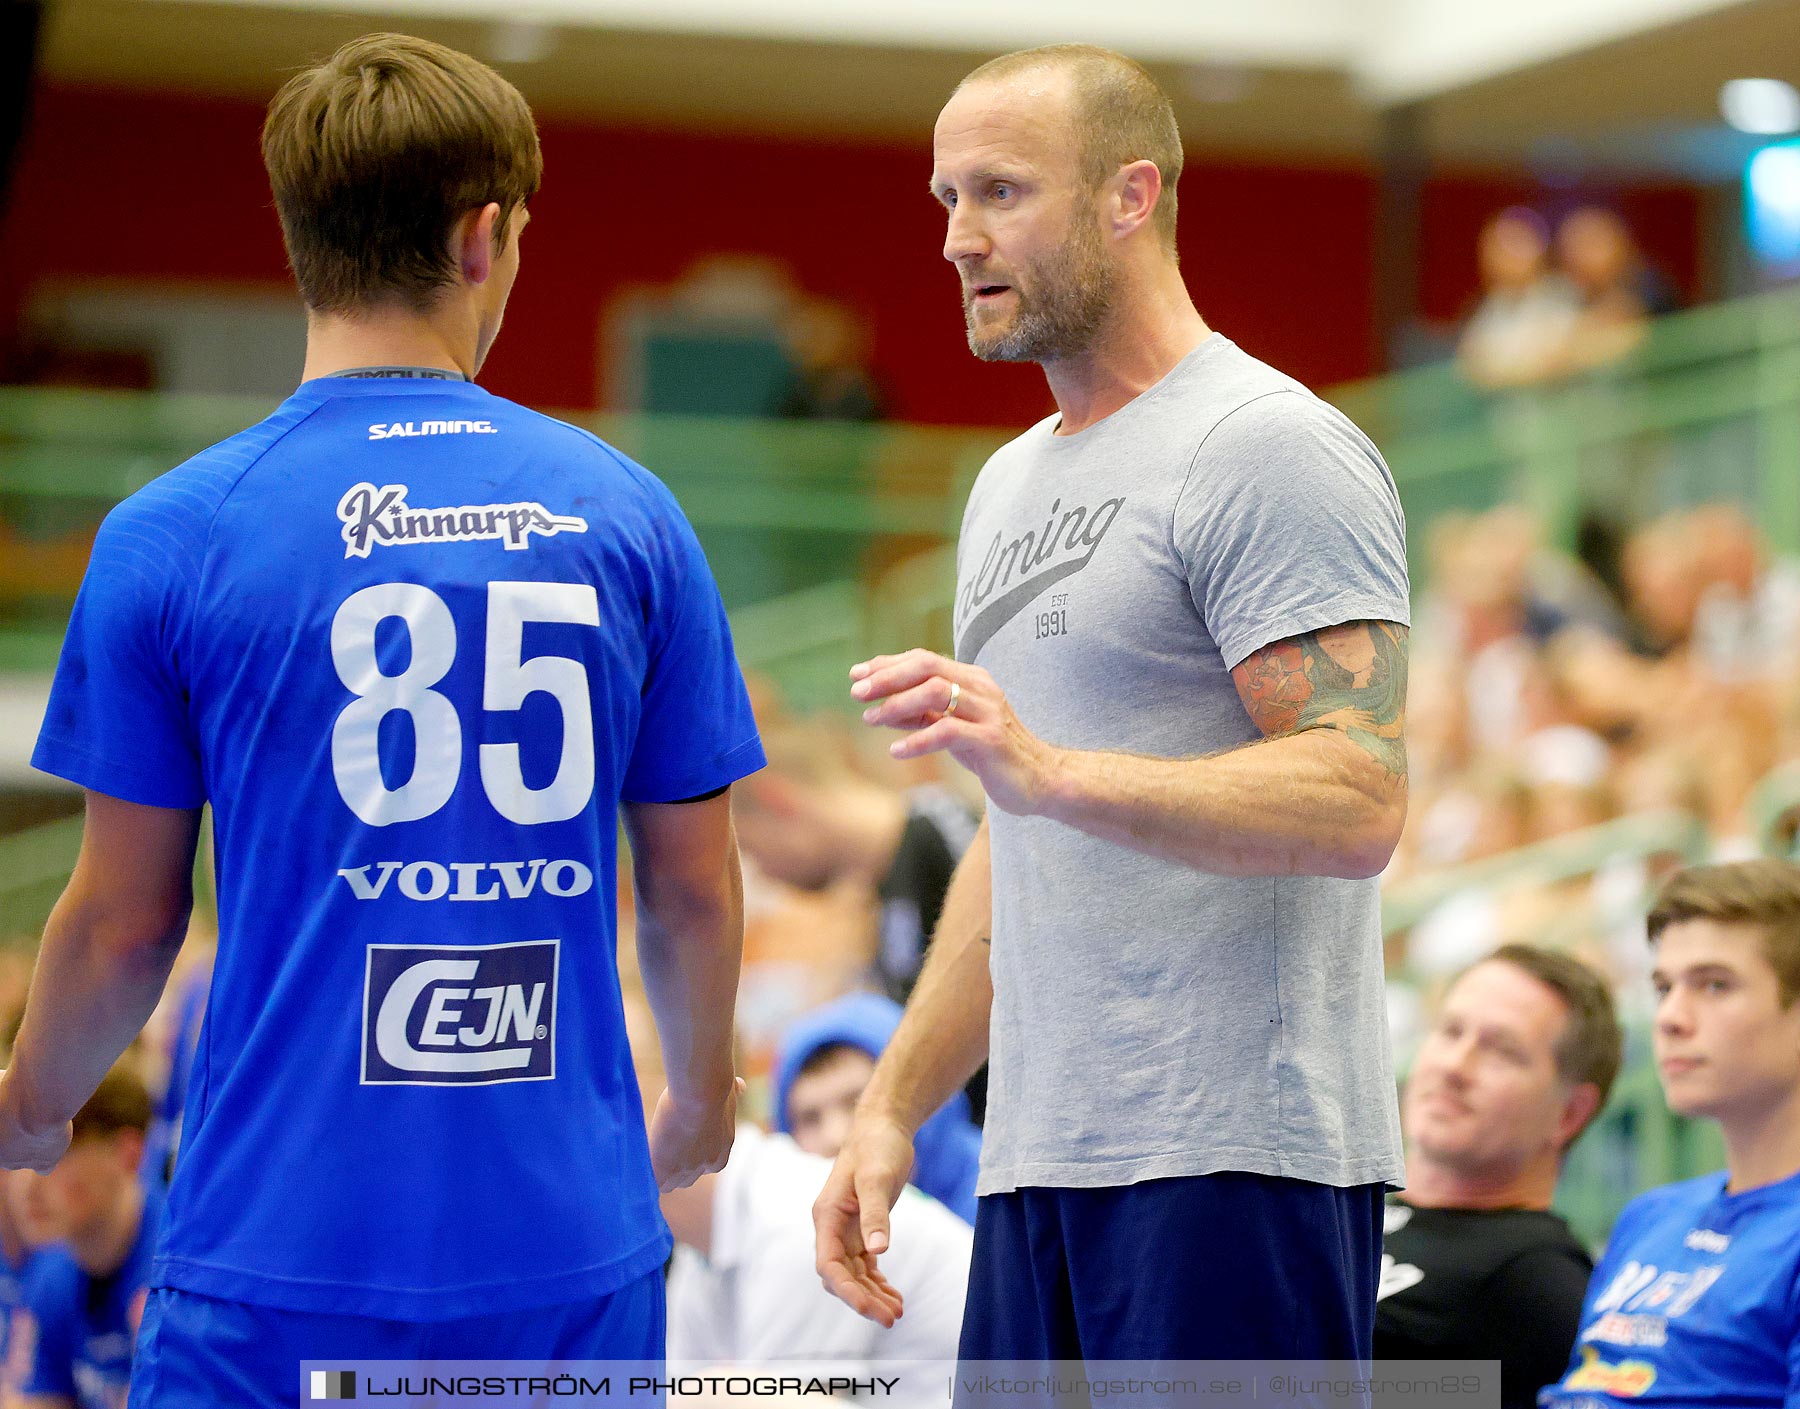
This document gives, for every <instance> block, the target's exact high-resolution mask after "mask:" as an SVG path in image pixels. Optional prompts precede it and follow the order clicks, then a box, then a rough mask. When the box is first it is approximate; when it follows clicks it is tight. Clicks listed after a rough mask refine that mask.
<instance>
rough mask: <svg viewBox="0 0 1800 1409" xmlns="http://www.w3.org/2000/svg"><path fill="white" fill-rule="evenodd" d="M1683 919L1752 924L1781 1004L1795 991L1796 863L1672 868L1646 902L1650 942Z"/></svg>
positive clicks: (1799, 971)
mask: <svg viewBox="0 0 1800 1409" xmlns="http://www.w3.org/2000/svg"><path fill="white" fill-rule="evenodd" d="M1683 920H1712V921H1714V922H1715V923H1717V924H1721V925H1755V926H1756V927H1757V928H1758V929H1760V930H1761V931H1762V938H1763V954H1764V956H1765V957H1767V959H1768V961H1769V966H1770V967H1771V968H1772V969H1774V970H1775V980H1776V982H1777V983H1778V984H1779V985H1780V989H1781V1006H1782V1007H1784V1008H1785V1007H1788V1006H1789V1005H1791V1004H1792V1003H1793V1001H1794V999H1795V998H1796V997H1800V866H1796V865H1795V864H1794V863H1793V862H1791V861H1774V860H1768V859H1764V860H1758V861H1733V862H1730V863H1728V864H1726V865H1719V866H1689V867H1687V868H1686V869H1685V870H1680V871H1677V872H1676V873H1675V874H1674V875H1673V876H1671V877H1670V878H1669V881H1668V884H1666V885H1665V886H1663V888H1662V892H1661V894H1659V895H1658V896H1657V897H1656V903H1655V904H1654V905H1653V906H1651V907H1650V916H1649V918H1648V919H1647V920H1646V921H1645V928H1646V930H1647V931H1648V932H1649V936H1650V942H1651V943H1652V944H1655V943H1656V941H1657V940H1658V939H1660V938H1661V937H1662V932H1663V931H1664V930H1666V929H1667V928H1668V927H1669V926H1670V925H1678V924H1680V923H1681V922H1682V921H1683Z"/></svg>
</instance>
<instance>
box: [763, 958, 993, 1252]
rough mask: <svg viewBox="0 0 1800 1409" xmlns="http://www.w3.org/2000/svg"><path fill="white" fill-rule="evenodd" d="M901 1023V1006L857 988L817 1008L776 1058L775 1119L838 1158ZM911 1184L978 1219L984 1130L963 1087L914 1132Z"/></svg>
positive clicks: (808, 1147)
mask: <svg viewBox="0 0 1800 1409" xmlns="http://www.w3.org/2000/svg"><path fill="white" fill-rule="evenodd" d="M899 1025H900V1006H899V1004H897V1003H895V1002H893V1001H892V1000H891V999H888V998H884V997H882V996H881V995H879V994H875V993H853V994H850V995H849V996H847V997H845V998H840V999H839V1000H838V1001H837V1002H835V1003H832V1004H829V1005H827V1006H826V1007H824V1008H821V1009H820V1010H819V1011H818V1012H816V1013H811V1014H809V1015H808V1016H806V1017H804V1018H802V1019H801V1020H800V1021H799V1022H797V1023H795V1024H794V1026H793V1027H792V1028H790V1029H789V1030H788V1031H787V1033H786V1034H785V1035H784V1036H783V1038H782V1042H781V1048H780V1051H779V1052H778V1054H777V1056H776V1059H775V1089H774V1092H773V1095H772V1100H771V1106H772V1108H773V1112H774V1126H775V1128H776V1130H778V1131H781V1132H783V1133H784V1134H791V1135H792V1136H793V1137H794V1140H795V1142H796V1143H797V1144H799V1146H800V1147H801V1148H802V1149H804V1150H805V1151H807V1152H808V1153H809V1154H815V1155H821V1156H823V1157H824V1158H826V1159H834V1158H836V1156H837V1152H838V1150H839V1148H841V1147H842V1145H843V1143H844V1137H845V1135H846V1134H848V1133H849V1129H850V1114H851V1112H852V1111H853V1110H854V1109H855V1106H856V1101H857V1098H858V1097H859V1096H861V1095H862V1092H863V1087H865V1086H867V1085H868V1084H869V1077H870V1075H871V1074H873V1072H874V1070H875V1062H876V1059H877V1058H878V1057H880V1056H881V1053H882V1051H883V1049H885V1048H886V1047H887V1044H888V1042H889V1040H890V1039H891V1038H892V1037H893V1035H894V1029H895V1028H897V1027H898V1026H899ZM913 1147H914V1150H915V1152H916V1156H917V1163H916V1164H915V1165H914V1166H913V1174H912V1183H914V1184H916V1185H917V1186H918V1187H919V1188H921V1189H923V1190H924V1191H925V1192H926V1193H928V1194H930V1195H931V1196H932V1197H933V1198H934V1199H936V1200H937V1201H938V1202H939V1203H941V1204H943V1205H944V1206H945V1207H946V1208H948V1209H950V1211H951V1212H953V1213H955V1214H956V1215H957V1217H959V1218H961V1219H962V1220H963V1221H964V1222H966V1223H968V1224H970V1225H973V1224H974V1222H975V1178H976V1174H977V1172H978V1167H979V1165H980V1163H981V1132H980V1131H979V1130H977V1129H976V1128H975V1125H974V1123H973V1122H972V1121H971V1119H970V1113H969V1101H968V1096H967V1095H966V1094H965V1093H963V1092H960V1091H959V1092H957V1094H956V1095H954V1096H952V1097H951V1098H950V1100H949V1101H948V1102H947V1103H946V1104H945V1105H944V1107H943V1108H942V1109H941V1110H939V1111H938V1112H937V1113H936V1114H935V1115H933V1116H932V1117H931V1119H929V1120H927V1121H926V1122H925V1123H924V1124H923V1125H921V1126H920V1127H919V1131H918V1134H917V1135H915V1136H914V1137H913Z"/></svg>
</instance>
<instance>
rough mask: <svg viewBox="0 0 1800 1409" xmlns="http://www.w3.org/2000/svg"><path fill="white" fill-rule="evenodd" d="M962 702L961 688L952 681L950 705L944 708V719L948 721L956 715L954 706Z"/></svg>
mask: <svg viewBox="0 0 1800 1409" xmlns="http://www.w3.org/2000/svg"><path fill="white" fill-rule="evenodd" d="M961 700H962V686H961V685H959V684H957V683H956V682H955V681H954V680H952V681H951V682H950V703H949V704H947V705H945V706H944V718H945V719H948V718H949V717H950V716H951V715H953V714H955V713H956V706H957V704H958V703H959V702H960V701H961Z"/></svg>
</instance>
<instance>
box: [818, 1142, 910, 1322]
mask: <svg viewBox="0 0 1800 1409" xmlns="http://www.w3.org/2000/svg"><path fill="white" fill-rule="evenodd" d="M913 1157H914V1156H913V1142H912V1138H911V1137H910V1136H908V1135H907V1133H906V1132H905V1131H904V1130H902V1129H901V1128H900V1127H899V1126H898V1125H896V1124H894V1122H892V1121H890V1120H886V1119H882V1118H879V1117H873V1116H867V1115H863V1114H860V1113H859V1114H858V1115H857V1118H856V1121H855V1123H854V1124H853V1125H852V1126H851V1127H850V1137H849V1138H848V1139H847V1140H845V1141H844V1147H843V1149H841V1150H840V1151H838V1157H837V1162H836V1163H835V1164H833V1165H832V1167H831V1175H830V1177H829V1178H828V1179H826V1181H825V1187H824V1189H823V1190H821V1191H820V1193H819V1197H818V1199H817V1201H816V1202H815V1203H814V1204H813V1237H814V1244H813V1246H814V1252H815V1254H816V1263H815V1265H816V1267H817V1269H818V1273H819V1280H820V1281H822V1282H823V1283H824V1284H825V1289H826V1290H827V1291H829V1292H830V1293H831V1294H832V1295H833V1296H835V1297H836V1298H837V1299H838V1300H839V1301H841V1302H843V1303H844V1304H845V1305H846V1306H848V1307H849V1308H850V1309H851V1310H852V1311H854V1312H856V1313H857V1314H858V1315H860V1316H866V1317H867V1318H868V1319H869V1320H871V1321H876V1322H879V1323H880V1324H881V1325H883V1326H889V1327H891V1326H892V1325H893V1324H894V1322H895V1321H897V1320H899V1319H900V1316H901V1315H902V1313H903V1312H904V1310H905V1304H904V1301H903V1299H902V1298H901V1295H900V1293H899V1292H898V1291H896V1290H895V1289H894V1286H893V1284H892V1283H890V1282H889V1281H888V1279H887V1278H886V1277H884V1276H882V1275H881V1271H880V1269H879V1268H878V1267H877V1266H876V1264H875V1260H876V1258H877V1257H878V1256H879V1255H880V1254H881V1253H884V1252H886V1251H887V1250H888V1241H889V1239H888V1215H889V1212H890V1211H891V1210H892V1209H893V1207H894V1203H895V1201H896V1200H897V1199H898V1198H899V1197H900V1192H901V1190H903V1189H904V1188H905V1187H906V1180H907V1176H908V1175H910V1174H911V1173H912V1167H913Z"/></svg>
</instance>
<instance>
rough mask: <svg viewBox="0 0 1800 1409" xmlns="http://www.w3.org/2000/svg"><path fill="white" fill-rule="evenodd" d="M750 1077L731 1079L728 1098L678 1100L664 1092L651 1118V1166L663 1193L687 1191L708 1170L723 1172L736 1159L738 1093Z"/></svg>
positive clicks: (659, 1188) (658, 1189) (713, 1172)
mask: <svg viewBox="0 0 1800 1409" xmlns="http://www.w3.org/2000/svg"><path fill="white" fill-rule="evenodd" d="M743 1094H744V1078H743V1077H741V1076H740V1077H737V1078H735V1079H734V1080H733V1081H732V1083H731V1088H730V1091H729V1094H727V1095H726V1097H725V1099H724V1100H723V1101H716V1102H696V1103H689V1102H686V1101H681V1102H678V1101H676V1099H675V1098H674V1097H673V1096H672V1095H670V1094H669V1092H667V1091H664V1092H663V1093H662V1095H661V1096H660V1097H659V1098H658V1099H657V1102H656V1111H655V1114H653V1115H652V1116H651V1117H650V1167H651V1169H652V1170H653V1171H655V1174H656V1187H657V1191H658V1192H659V1193H664V1194H669V1193H673V1192H674V1191H675V1190H677V1189H685V1188H687V1186H688V1185H690V1184H692V1183H693V1182H694V1181H695V1180H696V1179H698V1178H699V1177H700V1176H701V1175H703V1174H717V1173H718V1172H719V1171H720V1170H721V1169H723V1168H725V1162H726V1161H727V1160H728V1159H730V1158H731V1142H732V1140H733V1139H734V1138H735V1137H736V1135H737V1103H738V1097H739V1096H742V1095H743Z"/></svg>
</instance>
